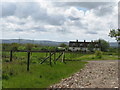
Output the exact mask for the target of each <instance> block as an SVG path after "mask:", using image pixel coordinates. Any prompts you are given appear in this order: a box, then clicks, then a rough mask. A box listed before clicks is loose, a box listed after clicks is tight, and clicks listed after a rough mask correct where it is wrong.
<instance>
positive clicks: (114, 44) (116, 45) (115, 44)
mask: <svg viewBox="0 0 120 90" xmlns="http://www.w3.org/2000/svg"><path fill="white" fill-rule="evenodd" d="M110 46H111V47H118V43H117V42H110Z"/></svg>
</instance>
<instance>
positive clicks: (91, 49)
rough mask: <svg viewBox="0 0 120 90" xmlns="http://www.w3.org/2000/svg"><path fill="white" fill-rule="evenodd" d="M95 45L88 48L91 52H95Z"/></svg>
mask: <svg viewBox="0 0 120 90" xmlns="http://www.w3.org/2000/svg"><path fill="white" fill-rule="evenodd" d="M93 49H94V45H93V44H90V45H89V46H88V50H89V51H91V52H93V51H94V50H93Z"/></svg>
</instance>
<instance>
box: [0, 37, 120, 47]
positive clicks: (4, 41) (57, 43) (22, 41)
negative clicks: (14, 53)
mask: <svg viewBox="0 0 120 90" xmlns="http://www.w3.org/2000/svg"><path fill="white" fill-rule="evenodd" d="M0 43H1V42H0ZM2 43H22V44H24V43H32V44H40V45H45V46H59V45H60V44H61V43H65V44H67V45H68V44H69V43H68V42H56V41H47V40H28V39H2ZM110 46H111V47H118V44H117V42H110Z"/></svg>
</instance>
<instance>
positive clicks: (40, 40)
mask: <svg viewBox="0 0 120 90" xmlns="http://www.w3.org/2000/svg"><path fill="white" fill-rule="evenodd" d="M0 40H31V41H51V42H69V41H76V40H69V41H55V40H38V39H34V40H33V39H0ZM78 41H79V42H84V40H78ZM85 41H86V42H91V41H94V40H85ZM107 42H109V41H107ZM111 42H115V43H117V41H111Z"/></svg>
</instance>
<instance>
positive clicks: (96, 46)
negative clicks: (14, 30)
mask: <svg viewBox="0 0 120 90" xmlns="http://www.w3.org/2000/svg"><path fill="white" fill-rule="evenodd" d="M91 49H92V50H93V51H94V50H100V42H93V41H91V42H86V41H85V40H84V42H79V41H78V40H76V41H70V42H69V50H70V51H91Z"/></svg>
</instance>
